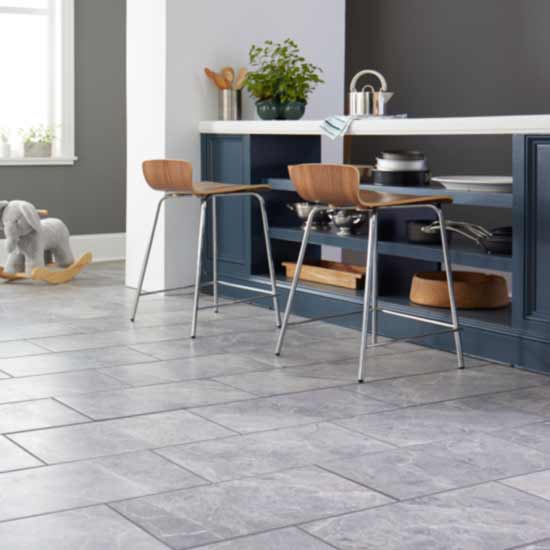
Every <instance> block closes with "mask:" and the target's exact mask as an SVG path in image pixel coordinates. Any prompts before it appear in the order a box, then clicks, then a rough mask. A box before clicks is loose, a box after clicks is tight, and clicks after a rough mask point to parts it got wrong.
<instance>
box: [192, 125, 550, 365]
mask: <svg viewBox="0 0 550 550" xmlns="http://www.w3.org/2000/svg"><path fill="white" fill-rule="evenodd" d="M320 124H321V121H297V122H286V121H285V122H282V121H275V122H263V121H239V122H202V123H201V124H200V133H201V140H202V178H203V179H204V180H209V181H218V182H225V183H240V184H252V183H260V182H268V183H270V184H271V185H272V187H273V192H271V193H270V194H269V196H268V197H267V202H268V213H269V218H270V225H271V237H272V241H273V248H274V259H275V264H276V268H277V270H278V271H279V285H280V295H281V301H282V302H281V303H284V300H286V295H287V293H288V288H289V281H288V280H287V279H286V278H285V277H284V274H283V270H282V266H281V264H282V262H284V261H295V259H296V257H297V253H298V247H299V243H300V241H301V239H302V230H301V228H300V221H299V220H298V219H297V218H296V216H295V215H294V214H293V213H291V212H289V210H288V209H287V204H288V203H292V202H296V201H297V200H298V198H297V195H296V194H295V193H294V188H293V186H292V183H291V182H290V181H289V179H288V171H287V167H288V165H290V164H299V163H308V162H314V163H315V162H321V160H322V159H321V132H320ZM349 134H350V135H351V136H401V135H409V136H414V135H418V136H425V135H472V136H473V135H509V136H510V139H512V140H513V165H514V174H513V175H514V187H513V193H512V194H498V193H469V192H458V191H455V192H445V194H447V195H450V196H452V197H453V199H454V200H455V204H459V205H465V206H476V207H483V208H506V209H510V210H511V211H512V219H513V235H514V243H513V254H512V255H498V254H487V253H486V252H484V251H483V250H482V249H480V248H479V247H477V246H476V245H474V244H463V243H461V242H458V243H456V244H453V245H452V246H451V255H452V261H453V264H455V265H460V266H467V267H468V268H472V269H476V270H479V271H484V270H496V271H501V272H506V273H509V274H511V276H512V281H513V289H512V295H513V298H512V304H511V306H510V307H508V308H506V309H499V310H477V311H461V312H460V320H461V324H462V328H463V342H464V350H465V352H466V353H469V354H472V355H475V356H479V357H483V358H487V359H490V360H494V361H499V362H504V363H510V364H514V365H516V366H518V367H523V368H527V369H530V370H536V371H542V372H547V373H550V284H549V281H550V215H549V214H548V212H550V115H540V116H507V117H472V118H432V119H378V120H376V119H368V120H366V119H364V120H359V121H356V122H355V123H354V124H353V125H352V127H351V130H350V132H349ZM365 187H366V188H372V189H376V190H378V191H382V192H383V191H390V190H393V191H395V190H396V188H395V187H392V188H384V187H380V186H376V187H374V186H368V185H367V186H365ZM398 192H406V193H408V194H426V193H432V192H433V190H432V189H430V188H425V187H423V188H414V187H413V188H406V189H401V188H399V190H398ZM218 216H219V221H218V227H219V236H220V237H219V239H220V242H219V272H220V275H221V276H222V277H223V278H224V279H226V280H229V281H230V282H233V283H235V284H237V285H238V284H246V285H252V286H258V287H259V288H267V286H268V284H269V280H268V277H267V263H266V259H265V254H264V247H263V246H262V232H261V225H260V216H259V213H258V212H257V211H256V209H255V206H254V205H253V204H252V203H251V202H250V200H249V199H246V198H229V199H226V200H220V201H219V204H218ZM422 217H423V216H422V215H418V214H417V213H414V214H411V213H407V212H404V211H401V212H399V213H384V215H383V217H382V219H381V224H380V237H381V242H380V249H379V250H380V255H381V257H380V268H379V269H380V292H381V300H380V307H382V308H383V307H384V305H391V307H392V309H398V310H400V311H402V312H406V313H410V314H413V315H414V314H415V313H420V312H421V313H422V315H424V316H428V317H431V318H434V319H441V320H447V319H448V317H449V314H448V312H447V311H445V310H439V309H432V308H424V307H420V306H417V305H414V304H412V303H411V302H410V301H409V299H408V295H409V290H410V283H411V278H412V276H413V275H414V273H415V272H418V271H433V270H438V269H439V267H440V262H441V250H440V247H438V246H432V245H420V244H411V243H408V242H407V240H406V233H405V231H406V224H405V221H406V220H408V219H415V218H422ZM424 217H425V216H424ZM208 226H209V227H210V224H209V225H208ZM367 239H368V236H366V235H351V236H339V235H337V234H336V233H335V232H331V231H317V232H314V233H313V235H312V238H311V246H310V250H309V251H308V260H310V261H316V260H318V259H320V257H321V247H322V246H323V245H330V246H335V247H339V248H342V249H348V250H355V251H366V248H367ZM208 242H210V237H209V236H208ZM209 250H210V246H208V247H207V255H208V260H211V254H210V252H209ZM210 265H211V264H210V262H209V261H207V262H205V268H206V269H207V270H210V269H211V268H210ZM224 292H226V293H227V296H231V297H238V298H245V297H247V295H246V294H244V293H242V292H241V291H239V290H238V289H235V288H229V287H225V288H224ZM362 301H363V296H362V292H361V291H351V290H344V289H339V288H336V287H332V286H326V285H316V284H310V283H303V284H301V286H300V289H299V292H298V294H297V297H296V301H295V313H296V314H298V315H303V316H305V317H312V318H314V317H321V316H334V317H333V319H332V320H331V322H334V323H339V324H345V325H346V326H354V327H357V328H359V326H360V315H359V313H360V310H361V306H362ZM265 306H266V307H267V306H268V304H267V303H266V304H265ZM379 328H380V333H381V334H382V335H384V336H388V337H400V338H403V337H417V336H419V335H422V334H423V333H425V331H426V329H425V327H424V326H423V325H422V324H420V323H417V322H415V321H412V320H405V319H396V318H395V317H392V318H390V319H388V318H386V316H385V315H383V314H381V315H380V320H379ZM420 342H422V343H424V344H425V345H428V346H432V347H437V348H440V349H452V338H451V337H450V336H448V335H445V336H441V335H440V336H434V337H429V338H426V339H424V340H421V341H419V343H420Z"/></svg>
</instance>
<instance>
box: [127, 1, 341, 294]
mask: <svg viewBox="0 0 550 550" xmlns="http://www.w3.org/2000/svg"><path fill="white" fill-rule="evenodd" d="M153 2H154V3H155V5H157V6H158V5H159V4H162V3H163V2H167V4H166V6H167V8H166V9H167V13H166V16H167V30H166V44H167V46H166V54H167V63H166V116H165V121H166V125H165V138H166V142H165V155H166V157H168V158H181V159H186V160H189V161H191V162H193V165H194V167H195V177H196V178H197V179H198V178H200V136H199V133H198V129H197V128H198V123H199V122H200V121H201V120H213V119H215V118H216V117H217V91H216V89H215V88H214V86H213V85H212V84H211V82H210V81H208V80H207V79H206V77H205V76H204V67H206V66H209V67H212V68H214V69H219V68H221V67H223V66H225V65H231V66H235V67H241V66H246V65H247V62H248V50H249V48H250V46H251V45H252V44H253V43H261V42H263V41H264V40H267V39H271V40H275V41H279V40H284V39H285V38H293V39H294V40H296V41H297V42H298V43H299V45H300V46H301V48H302V51H303V53H304V54H305V56H306V57H307V58H308V59H309V60H311V61H312V62H313V63H315V64H316V65H319V66H321V67H322V68H323V69H324V71H325V72H324V78H325V80H326V84H325V85H323V86H321V87H320V88H318V90H317V91H316V92H315V93H314V95H313V96H312V97H311V99H310V103H309V105H308V109H307V113H306V118H310V119H319V118H324V117H326V116H328V115H331V114H335V113H340V112H342V110H343V105H344V68H345V0H330V1H329V2H319V0H278V2H277V3H276V5H269V4H266V3H265V2H259V1H255V0H230V1H228V0H200V1H189V0H132V1H131V2H128V4H129V6H128V8H129V17H130V15H132V13H131V12H133V11H135V10H141V11H142V20H141V23H142V24H143V23H145V22H146V20H147V18H149V17H151V18H152V25H153V28H154V29H155V30H154V32H157V27H158V26H159V25H160V22H159V21H158V14H155V15H154V16H153V15H152V14H151V13H150V11H149V9H150V7H151V4H152V3H153ZM159 11H162V9H161V8H159ZM133 21H134V23H136V16H135V14H134V16H133ZM139 22H140V21H138V23H139ZM142 30H144V29H142ZM150 34H151V33H149V34H148V35H145V36H143V35H142V39H143V41H144V42H145V44H141V45H140V46H139V47H138V48H133V49H132V51H130V50H129V56H131V55H140V56H145V61H146V62H145V64H144V63H143V60H142V61H141V62H140V63H139V64H138V65H139V66H140V67H141V73H142V74H140V75H138V74H137V69H138V67H137V66H136V67H135V70H133V69H131V68H130V69H129V71H128V73H129V95H130V94H132V89H133V88H135V87H137V86H141V84H142V80H144V79H147V78H149V77H151V75H152V73H153V72H155V73H157V76H158V72H159V68H158V67H156V68H155V69H154V70H153V67H152V66H151V57H154V58H157V57H158V55H159V54H160V51H159V46H158V44H156V43H155V44H151V42H155V40H151V36H150ZM130 39H131V37H130V34H129V41H130ZM158 39H159V40H162V37H161V36H160V35H159V36H158ZM149 47H151V48H152V49H153V51H154V53H153V54H151V53H145V52H144V51H143V49H147V48H149ZM129 61H131V60H129ZM131 63H132V62H131ZM133 63H134V65H136V63H135V61H133ZM130 78H131V80H130ZM160 91H161V90H156V91H155V93H151V92H150V91H147V90H140V91H139V92H136V91H135V90H134V92H133V96H132V97H133V101H132V104H131V105H130V106H129V142H128V143H129V149H130V148H131V147H133V148H134V149H135V150H134V151H130V150H129V156H128V159H129V177H132V178H133V180H132V181H129V187H131V186H133V185H134V183H135V181H138V180H139V177H138V175H137V174H136V170H135V164H136V163H137V162H138V158H139V157H140V155H143V154H144V153H145V152H148V153H151V152H153V151H154V146H155V145H161V143H160V140H159V142H158V143H157V141H156V138H155V137H154V136H156V135H157V133H158V128H156V126H155V124H154V122H153V120H152V118H154V117H156V116H160V110H161V109H160V106H159V104H158V102H160V101H161V100H160V99H159V98H157V99H155V97H154V96H155V95H158V92H160ZM136 96H139V98H136ZM137 99H139V102H140V103H141V110H142V115H141V116H140V115H139V109H138V108H137V107H138V106H137V104H138V101H137ZM243 99H244V117H245V118H255V109H254V102H253V100H252V99H251V98H249V97H248V95H247V94H245V97H244V98H243ZM155 105H156V106H155ZM151 107H154V110H155V111H157V112H155V113H152V112H151V111H149V110H150V109H151ZM143 111H148V112H147V113H143ZM132 116H134V117H135V119H137V120H139V123H140V124H142V123H143V118H146V119H147V120H146V123H147V127H146V128H147V129H148V128H151V129H152V130H153V136H152V137H151V138H148V140H147V141H148V143H147V144H143V143H141V142H139V141H138V140H137V138H136V136H133V135H131V133H132V131H133V130H132V128H135V130H137V128H136V127H135V125H134V126H132V125H131V117H132ZM144 145H145V146H144ZM323 159H324V160H325V161H327V162H340V161H341V160H342V142H341V141H340V142H338V143H336V144H335V143H329V142H328V141H327V142H325V143H324V144H323ZM130 163H133V165H132V166H131V165H130ZM132 174H133V175H132ZM139 183H140V185H141V184H142V182H139ZM132 196H133V197H134V198H133V199H132V200H130V199H129V208H134V209H136V210H139V211H140V214H139V217H140V218H141V217H142V216H148V219H146V220H143V221H144V222H148V220H149V219H152V214H151V213H150V212H149V210H150V208H149V207H147V206H144V205H143V204H142V205H141V206H140V205H138V204H137V203H138V200H137V193H132ZM182 202H183V201H182ZM182 202H179V203H178V204H174V205H172V207H171V208H169V210H168V213H167V218H166V226H165V228H163V234H164V240H165V243H164V244H165V253H166V259H167V263H166V265H167V269H166V272H165V273H164V274H163V276H164V280H165V282H167V284H168V285H169V286H174V285H178V284H188V283H189V282H191V281H192V279H193V274H194V271H193V264H194V260H195V252H194V250H195V247H196V244H195V241H196V230H197V225H198V223H197V219H198V205H197V204H196V203H189V204H182ZM128 214H129V216H128V219H129V222H128V241H129V243H130V241H132V242H133V241H140V243H141V245H142V248H143V247H144V244H145V240H144V239H143V236H142V233H143V231H142V229H141V228H140V227H137V225H138V223H143V222H138V220H137V219H136V217H137V216H136V214H135V213H134V214H132V212H130V211H129V213H128ZM149 223H150V222H149ZM149 223H146V226H147V228H148V227H149ZM134 233H135V234H136V235H137V234H138V233H139V238H138V239H134ZM138 248H139V245H138V244H136V243H134V245H131V244H129V245H128V251H129V253H130V252H132V253H135V252H136V251H137V250H138ZM136 279H137V275H136V261H135V260H134V259H132V258H130V257H129V262H128V277H127V281H128V284H130V285H131V284H132V281H134V280H136ZM155 282H156V281H155ZM157 288H158V287H157Z"/></svg>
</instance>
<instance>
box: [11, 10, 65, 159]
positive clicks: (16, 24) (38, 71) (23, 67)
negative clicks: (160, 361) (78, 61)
mask: <svg viewBox="0 0 550 550" xmlns="http://www.w3.org/2000/svg"><path fill="white" fill-rule="evenodd" d="M0 67H1V69H2V72H1V75H2V79H1V82H0V164H22V165H25V164H72V163H73V162H74V160H75V159H74V0H0Z"/></svg>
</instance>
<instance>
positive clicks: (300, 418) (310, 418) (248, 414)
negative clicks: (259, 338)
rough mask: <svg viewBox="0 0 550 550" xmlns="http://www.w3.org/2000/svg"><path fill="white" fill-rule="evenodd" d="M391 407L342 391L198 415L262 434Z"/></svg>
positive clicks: (213, 409)
mask: <svg viewBox="0 0 550 550" xmlns="http://www.w3.org/2000/svg"><path fill="white" fill-rule="evenodd" d="M390 408H392V406H391V405H388V404H387V403H383V402H381V401H377V400H375V399H371V398H368V397H366V396H362V395H353V394H352V393H351V392H346V391H342V390H338V389H327V390H317V391H310V392H304V393H297V394H291V395H282V396H279V397H266V398H260V399H254V400H251V401H242V402H240V403H230V404H227V405H215V406H212V407H201V408H200V409H197V410H196V411H194V412H196V413H197V414H198V415H200V416H202V417H204V418H207V419H209V420H213V421H214V422H217V423H218V424H221V425H222V426H226V427H228V428H230V429H232V430H236V431H238V432H242V433H246V432H258V431H263V430H272V429H276V428H285V427H291V426H299V425H301V424H313V423H315V422H321V421H323V420H331V419H336V418H345V417H349V416H354V415H359V414H366V413H372V412H377V411H383V410H388V409H390Z"/></svg>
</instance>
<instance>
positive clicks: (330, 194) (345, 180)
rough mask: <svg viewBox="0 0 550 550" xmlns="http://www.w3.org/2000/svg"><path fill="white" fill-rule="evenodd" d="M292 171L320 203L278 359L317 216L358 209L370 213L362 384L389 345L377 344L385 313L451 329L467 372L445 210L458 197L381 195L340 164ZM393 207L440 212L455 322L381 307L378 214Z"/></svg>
mask: <svg viewBox="0 0 550 550" xmlns="http://www.w3.org/2000/svg"><path fill="white" fill-rule="evenodd" d="M289 173H290V178H291V180H292V183H293V184H294V187H295V188H296V191H297V193H298V195H300V197H301V198H302V199H303V200H305V201H309V202H312V203H314V204H315V206H314V208H312V209H311V212H310V214H309V217H308V220H307V223H306V226H305V230H304V236H303V239H302V245H301V248H300V253H299V255H298V261H297V263H296V270H295V273H294V278H293V281H292V285H291V287H290V292H289V296H288V301H287V306H286V311H285V315H284V319H283V326H282V330H281V333H280V335H279V340H278V342H277V348H276V350H275V353H276V355H280V354H281V351H282V348H283V344H284V339H285V335H286V331H287V327H288V325H289V318H290V314H291V312H292V307H293V302H294V297H295V294H296V290H297V287H298V283H299V280H300V274H301V270H302V266H303V263H304V258H305V254H306V250H307V246H308V243H309V237H310V234H311V230H312V225H313V220H314V218H315V215H316V214H318V213H319V212H320V211H323V210H328V209H330V208H354V209H357V210H362V211H366V212H368V215H369V235H368V246H367V264H366V275H365V294H364V304H363V322H362V331H361V350H360V358H359V373H358V379H359V382H361V383H362V382H363V381H364V379H365V369H366V366H367V351H368V348H372V347H376V346H378V345H387V344H378V343H377V315H378V313H379V312H381V313H384V314H388V315H394V316H397V317H404V318H408V319H413V320H415V321H418V322H422V323H426V324H430V325H437V326H440V327H443V328H445V329H446V330H445V331H443V332H446V333H452V334H453V335H454V340H455V347H456V354H457V359H458V367H459V368H461V369H462V368H464V357H463V354H462V341H461V337H460V325H459V321H458V314H457V308H456V300H455V295H454V283H453V273H452V269H451V264H450V260H449V249H448V241H447V231H446V226H445V218H444V216H443V210H442V205H443V204H450V203H452V202H453V200H452V198H451V197H448V196H445V195H431V196H425V197H417V196H414V195H402V194H393V193H379V192H377V191H366V190H362V189H361V186H360V176H359V171H358V170H357V168H355V167H353V166H345V165H340V164H302V165H298V166H290V167H289ZM392 208H394V209H396V208H429V209H431V210H432V211H434V212H435V213H436V214H437V217H438V219H439V224H440V226H441V242H442V253H443V264H444V266H445V272H446V275H447V286H448V291H449V301H450V304H451V322H450V323H447V322H443V321H435V320H433V319H428V318H424V317H421V316H419V315H409V314H406V313H403V312H401V311H396V310H391V309H390V308H379V307H378V211H379V210H382V209H390V210H391V209H392ZM371 312H372V331H371V332H372V344H371V345H370V346H369V345H368V343H367V337H368V330H369V321H370V315H371ZM332 317H334V316H332ZM314 320H320V319H314ZM440 333H441V332H440ZM438 334H439V333H438ZM423 336H430V334H425V335H423Z"/></svg>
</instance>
